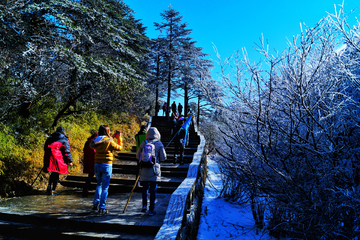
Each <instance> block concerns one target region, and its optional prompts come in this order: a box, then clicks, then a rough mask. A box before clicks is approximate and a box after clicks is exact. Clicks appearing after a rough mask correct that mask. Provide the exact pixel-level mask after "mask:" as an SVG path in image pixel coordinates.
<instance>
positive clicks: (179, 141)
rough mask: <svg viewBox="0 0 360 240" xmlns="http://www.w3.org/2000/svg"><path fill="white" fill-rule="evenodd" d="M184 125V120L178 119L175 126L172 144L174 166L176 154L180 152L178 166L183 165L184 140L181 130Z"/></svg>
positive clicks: (183, 132)
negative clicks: (173, 146) (173, 148)
mask: <svg viewBox="0 0 360 240" xmlns="http://www.w3.org/2000/svg"><path fill="white" fill-rule="evenodd" d="M183 124H184V118H179V120H178V121H177V124H176V129H175V132H174V134H175V136H174V143H175V152H174V164H176V162H177V154H178V153H179V152H180V165H182V164H183V163H184V147H185V146H184V139H185V130H184V129H183V128H182V125H183Z"/></svg>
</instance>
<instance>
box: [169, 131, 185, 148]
mask: <svg viewBox="0 0 360 240" xmlns="http://www.w3.org/2000/svg"><path fill="white" fill-rule="evenodd" d="M181 129H182V128H180V129H179V131H178V132H177V133H176V134H175V135H174V137H173V138H172V139H171V140H170V142H169V143H168V145H167V146H166V147H165V149H166V148H167V147H168V146H169V145H170V143H171V142H172V140H174V138H175V137H176V135H178V133H179V132H180V131H181Z"/></svg>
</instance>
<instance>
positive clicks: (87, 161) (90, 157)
mask: <svg viewBox="0 0 360 240" xmlns="http://www.w3.org/2000/svg"><path fill="white" fill-rule="evenodd" d="M95 137H96V136H91V137H89V138H88V139H87V141H86V142H85V145H84V148H83V153H84V160H83V165H84V170H83V173H94V163H95V155H96V150H95V149H93V148H91V147H90V142H91V141H92V140H93V139H94V138H95Z"/></svg>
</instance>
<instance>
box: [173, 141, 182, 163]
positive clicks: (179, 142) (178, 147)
mask: <svg viewBox="0 0 360 240" xmlns="http://www.w3.org/2000/svg"><path fill="white" fill-rule="evenodd" d="M179 150H180V162H183V160H184V139H180V140H177V141H175V155H176V154H178V152H179Z"/></svg>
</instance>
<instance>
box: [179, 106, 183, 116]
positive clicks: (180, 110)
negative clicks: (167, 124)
mask: <svg viewBox="0 0 360 240" xmlns="http://www.w3.org/2000/svg"><path fill="white" fill-rule="evenodd" d="M182 110H183V106H182V105H181V103H179V105H178V114H179V117H181V113H182Z"/></svg>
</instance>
